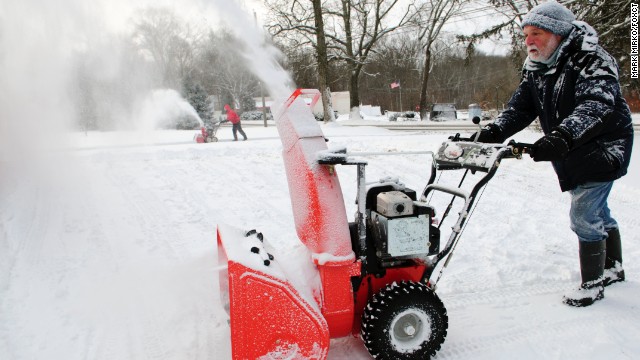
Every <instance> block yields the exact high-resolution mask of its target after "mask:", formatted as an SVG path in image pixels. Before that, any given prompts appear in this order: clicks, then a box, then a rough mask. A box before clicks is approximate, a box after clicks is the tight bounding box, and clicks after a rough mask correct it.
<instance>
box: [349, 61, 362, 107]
mask: <svg viewBox="0 0 640 360" xmlns="http://www.w3.org/2000/svg"><path fill="white" fill-rule="evenodd" d="M359 77H360V70H359V69H357V65H354V67H353V68H352V70H351V74H350V75H349V108H350V109H351V119H360V118H361V117H360V91H359V90H358V89H359V86H358V78H359Z"/></svg>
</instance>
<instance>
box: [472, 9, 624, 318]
mask: <svg viewBox="0 0 640 360" xmlns="http://www.w3.org/2000/svg"><path fill="white" fill-rule="evenodd" d="M522 27H523V31H524V34H525V45H526V46H527V53H528V57H527V59H526V61H525V63H524V68H523V75H522V81H521V83H520V86H519V87H518V89H517V90H516V91H515V93H514V94H513V97H512V98H511V100H510V101H509V106H508V109H507V110H505V111H504V112H503V113H502V114H500V116H498V118H497V119H496V121H495V122H494V123H492V124H489V125H487V126H486V127H484V128H483V129H482V130H481V131H480V134H479V137H478V141H480V142H490V143H497V142H503V141H504V140H506V139H507V138H508V137H510V136H512V135H513V134H515V133H517V132H518V131H520V130H522V129H524V128H525V127H526V126H527V125H529V124H530V123H531V122H532V121H533V120H534V119H535V118H536V117H539V119H540V124H541V125H542V129H543V131H544V134H545V135H544V136H543V137H542V138H541V139H539V140H538V141H536V142H535V144H534V149H533V151H532V154H531V156H532V157H533V160H534V161H551V163H552V165H553V168H554V170H555V171H556V174H557V176H558V180H559V182H560V188H561V190H562V191H568V192H569V193H570V194H571V210H570V214H569V216H570V222H571V229H572V230H573V231H574V232H575V233H576V235H577V236H578V240H579V255H580V270H581V271H580V272H581V276H582V283H581V285H580V287H579V288H578V289H577V290H576V291H573V292H571V293H569V294H566V295H565V296H564V299H563V301H564V303H566V304H568V305H572V306H588V305H591V304H592V303H593V302H594V301H596V300H599V299H602V298H603V297H604V287H605V286H608V285H609V284H612V283H614V282H618V281H624V279H625V275H624V270H623V269H622V250H621V245H620V231H619V229H618V224H617V223H616V221H615V220H614V219H613V218H612V217H611V215H610V213H609V208H608V206H607V198H608V196H609V192H610V190H611V186H612V184H613V181H614V180H616V179H618V178H620V177H622V176H623V175H625V174H626V172H627V167H628V166H629V161H630V158H631V148H632V145H633V127H632V125H631V113H630V111H629V107H628V106H627V103H626V102H625V100H624V99H623V98H622V95H621V91H620V83H619V81H618V67H617V64H616V62H615V60H614V58H613V57H612V56H611V55H609V54H608V53H607V52H606V51H605V50H604V49H603V48H602V47H600V46H599V45H598V37H597V34H596V32H595V30H594V29H593V28H592V27H591V26H589V25H588V24H587V23H585V22H582V21H576V19H575V15H574V14H573V13H572V12H571V11H570V10H569V9H567V8H566V7H564V6H563V5H561V4H559V3H557V2H547V3H544V4H541V5H538V6H536V7H534V8H533V9H531V11H530V12H529V13H528V14H527V15H526V16H525V17H524V19H523V21H522Z"/></svg>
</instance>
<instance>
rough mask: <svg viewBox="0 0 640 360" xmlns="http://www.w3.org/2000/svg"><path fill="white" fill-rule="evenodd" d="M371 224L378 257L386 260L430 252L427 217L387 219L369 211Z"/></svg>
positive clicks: (428, 221)
mask: <svg viewBox="0 0 640 360" xmlns="http://www.w3.org/2000/svg"><path fill="white" fill-rule="evenodd" d="M371 222H372V225H373V232H374V234H375V240H376V250H377V252H378V256H379V257H381V258H383V259H386V258H389V257H403V256H412V255H421V254H428V253H429V252H430V251H429V247H430V245H431V243H430V242H429V231H430V219H429V216H428V215H419V216H417V217H412V216H409V217H401V218H389V217H386V216H384V215H382V214H380V213H378V212H375V211H371Z"/></svg>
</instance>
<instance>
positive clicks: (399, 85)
mask: <svg viewBox="0 0 640 360" xmlns="http://www.w3.org/2000/svg"><path fill="white" fill-rule="evenodd" d="M398 91H400V112H402V84H400V82H398Z"/></svg>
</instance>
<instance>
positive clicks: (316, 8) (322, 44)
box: [312, 0, 335, 123]
mask: <svg viewBox="0 0 640 360" xmlns="http://www.w3.org/2000/svg"><path fill="white" fill-rule="evenodd" d="M312 2H313V17H314V20H315V24H316V38H317V46H316V54H317V55H316V56H317V62H318V83H319V85H320V93H321V95H322V110H323V112H324V114H323V115H324V116H323V119H324V122H325V123H326V122H333V121H335V116H334V115H333V107H332V106H331V90H330V89H329V87H328V86H327V73H328V72H329V60H327V43H326V39H325V36H324V22H323V20H322V1H321V0H312Z"/></svg>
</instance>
